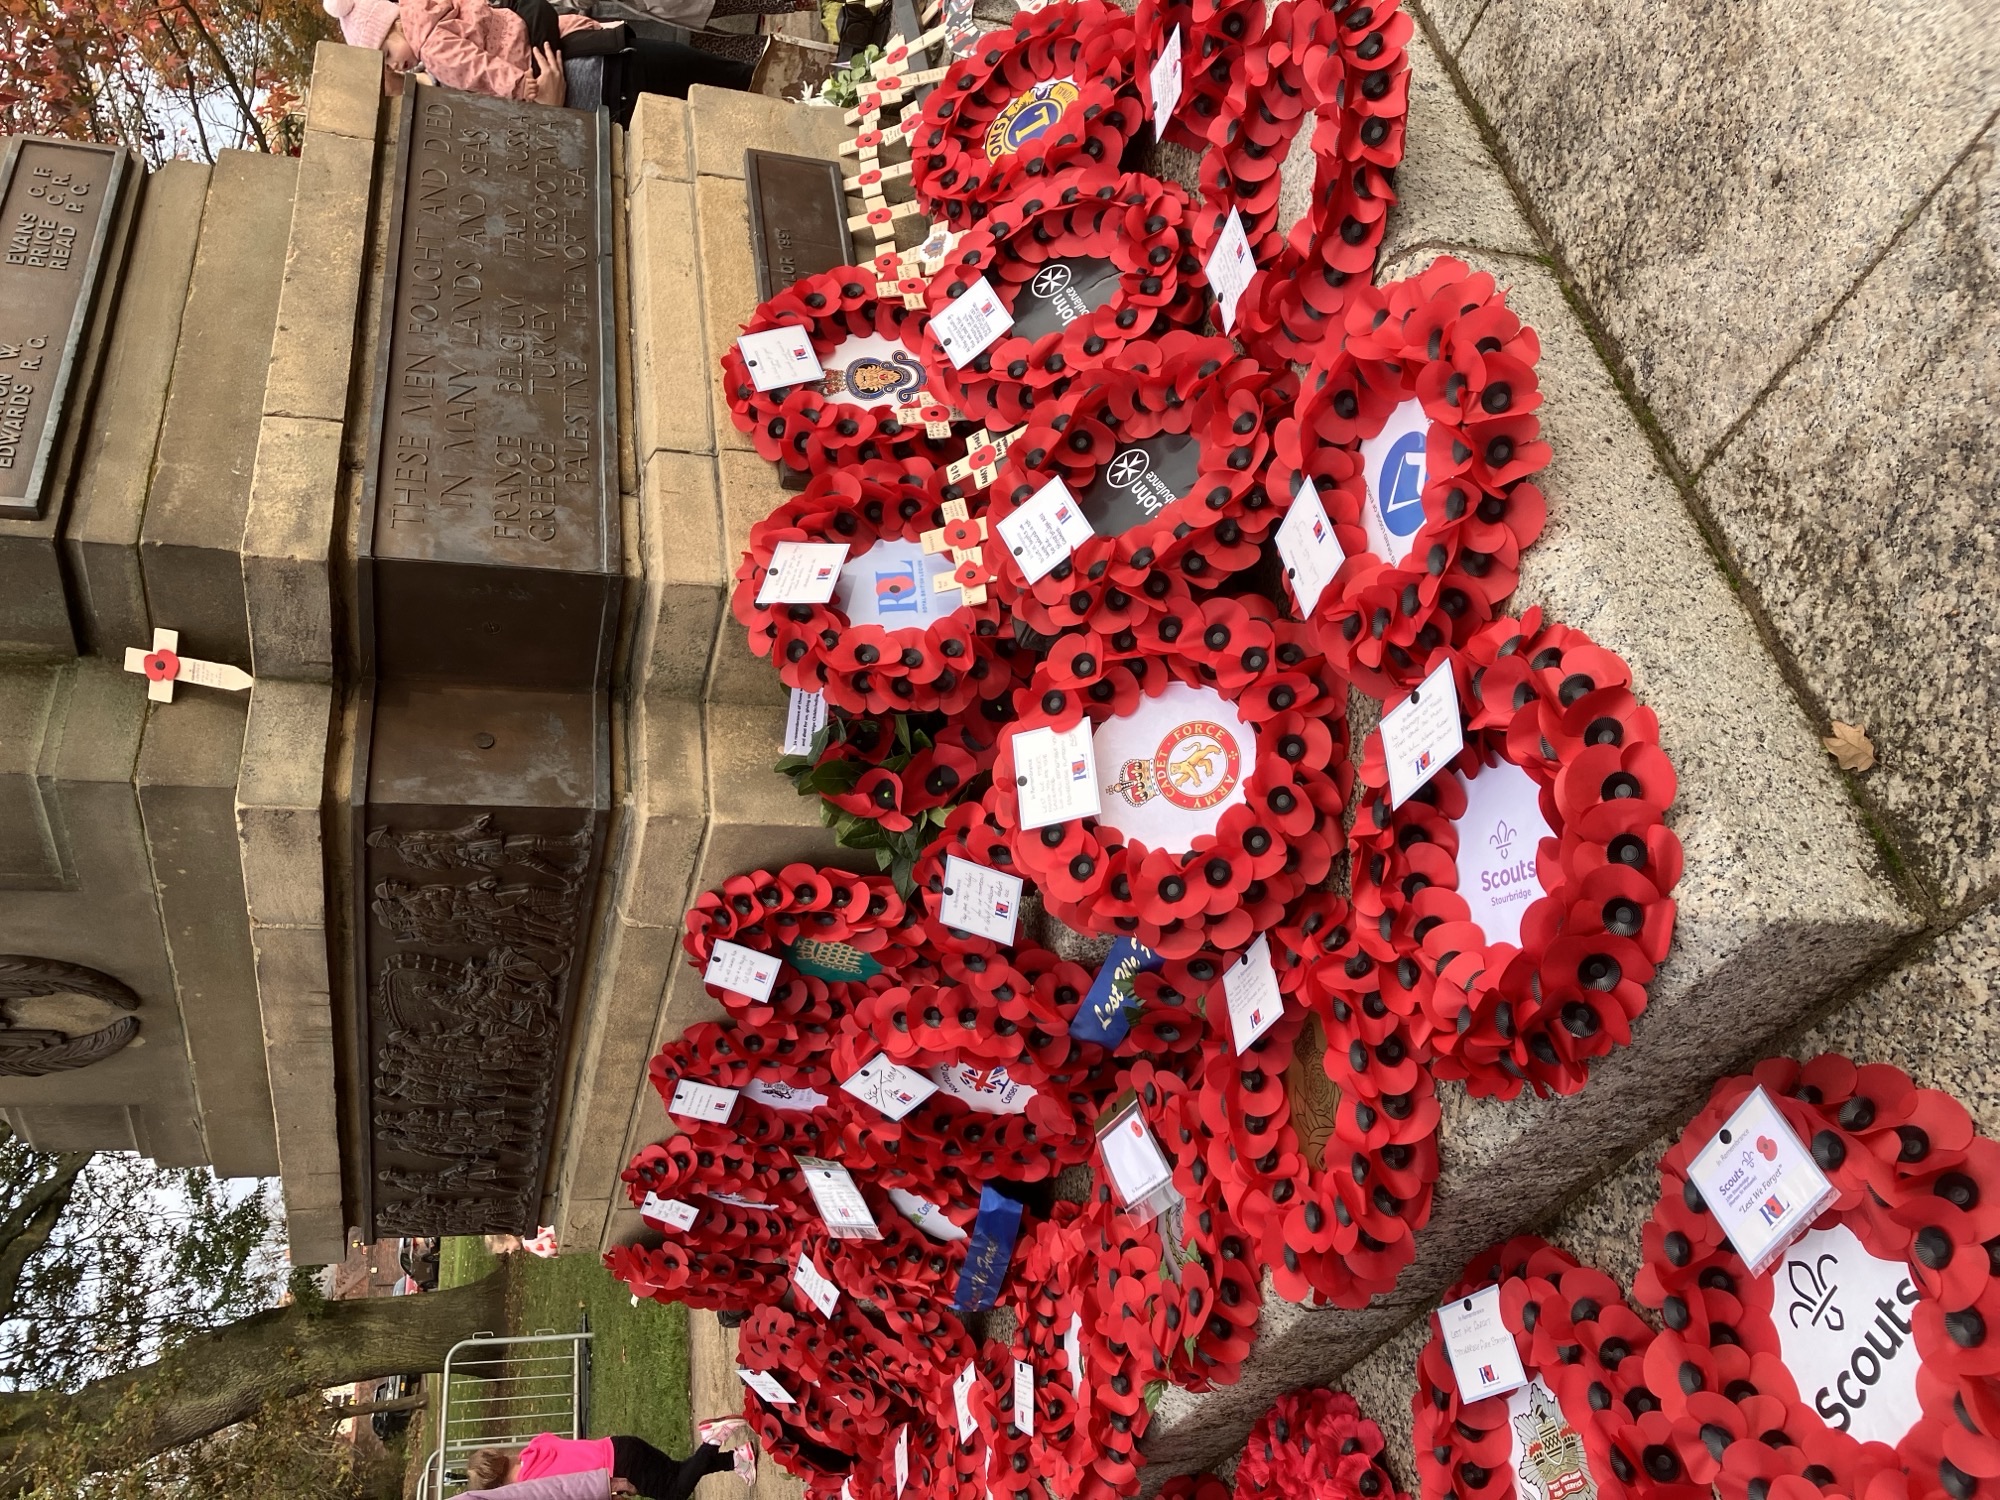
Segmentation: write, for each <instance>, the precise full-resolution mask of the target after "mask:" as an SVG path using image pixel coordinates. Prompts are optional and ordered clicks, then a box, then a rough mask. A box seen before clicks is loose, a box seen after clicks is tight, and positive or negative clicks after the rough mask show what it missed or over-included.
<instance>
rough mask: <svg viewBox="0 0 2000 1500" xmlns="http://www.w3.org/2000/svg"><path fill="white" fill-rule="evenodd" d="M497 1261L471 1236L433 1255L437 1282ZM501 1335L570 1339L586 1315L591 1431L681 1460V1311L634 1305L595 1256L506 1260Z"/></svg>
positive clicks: (482, 1271) (684, 1445)
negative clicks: (642, 1443) (623, 1436)
mask: <svg viewBox="0 0 2000 1500" xmlns="http://www.w3.org/2000/svg"><path fill="white" fill-rule="evenodd" d="M501 1264H502V1262H501V1261H500V1260H499V1259H498V1258H497V1257H495V1256H492V1255H489V1254H487V1251H486V1246H485V1244H484V1243H483V1242H482V1241H481V1240H479V1239H477V1238H464V1239H448V1240H446V1241H445V1242H444V1245H443V1247H442V1248H441V1251H440V1253H439V1269H438V1284H439V1285H440V1286H462V1285H464V1284H465V1283H466V1282H468V1281H477V1280H478V1279H479V1278H480V1277H482V1276H484V1275H486V1273H487V1272H489V1271H491V1270H493V1269H494V1268H495V1267H496V1266H500V1265H501ZM505 1270H506V1273H507V1327H506V1328H505V1329H503V1330H501V1331H502V1332H505V1333H516V1334H520V1333H544V1332H547V1333H568V1332H569V1331H571V1330H572V1329H574V1328H577V1327H578V1326H580V1321H581V1319H583V1318H584V1317H585V1316H588V1317H589V1319H590V1328H591V1331H592V1332H593V1333H594V1334H595V1335H596V1337H595V1338H594V1339H592V1341H591V1347H590V1406H589V1412H588V1416H587V1418H586V1421H587V1422H588V1424H589V1425H588V1435H589V1436H592V1437H607V1436H610V1435H611V1434H613V1433H628V1434H631V1435H632V1436H635V1437H642V1438H644V1439H645V1440H646V1441H647V1442H649V1443H651V1444H652V1445H653V1446H654V1447H656V1448H663V1449H665V1450H666V1451H667V1452H669V1453H672V1454H675V1455H684V1454H687V1453H689V1452H691V1451H692V1450H693V1448H694V1421H693V1413H692V1412H691V1411H690V1410H689V1405H688V1322H687V1309H686V1308H685V1307H682V1306H681V1305H680V1304H678V1303H675V1304H673V1305H672V1306H662V1305H661V1304H660V1303H657V1302H652V1301H645V1300H642V1301H641V1302H640V1303H639V1305H638V1306H637V1307H634V1306H633V1305H632V1294H631V1293H630V1292H628V1291H627V1290H626V1289H625V1286H624V1283H622V1282H619V1281H614V1280H613V1279H612V1276H611V1273H610V1272H609V1271H607V1270H605V1269H604V1263H603V1262H602V1261H600V1260H599V1259H598V1258H597V1257H596V1256H595V1255H589V1254H581V1255H563V1256H558V1257H557V1258H556V1259H554V1260H538V1259H537V1258H536V1257H534V1256H532V1255H527V1254H519V1255H510V1256H508V1257H507V1258H506V1261H505Z"/></svg>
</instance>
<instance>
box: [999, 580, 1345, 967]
mask: <svg viewBox="0 0 2000 1500" xmlns="http://www.w3.org/2000/svg"><path fill="white" fill-rule="evenodd" d="M1149 629H1150V630H1151V631H1152V634H1151V636H1150V637H1149V639H1148V641H1147V642H1146V643H1145V649H1147V650H1148V651H1150V652H1153V653H1157V654H1152V655H1146V656H1131V657H1119V656H1117V655H1115V653H1113V651H1112V650H1111V648H1110V646H1109V645H1108V644H1107V643H1106V642H1105V641H1104V640H1103V639H1102V638H1101V637H1097V636H1094V635H1091V634H1088V633H1086V634H1082V635H1075V636H1070V637H1065V638H1064V639H1063V640H1062V641H1059V642H1058V643H1057V646H1056V648H1055V649H1054V650H1053V651H1052V653H1051V655H1050V657H1049V659H1048V660H1047V661H1046V662H1044V663H1043V664H1042V666H1041V667H1040V668H1039V669H1038V670H1037V672H1036V675H1035V677H1034V680H1033V681H1032V682H1031V683H1030V685H1029V687H1028V689H1027V691H1026V693H1025V694H1024V695H1023V696H1022V699H1021V700H1019V701H1021V702H1022V703H1023V704H1024V707H1023V711H1022V713H1021V717H1020V720H1019V722H1018V724H1017V725H1016V726H1015V731H1014V733H1013V734H1011V735H1009V736H1008V737H1007V739H1006V740H1005V741H1004V742H1003V743H1002V745H1001V747H1000V755H999V758H998V760H997V761H996V762H995V764H994V770H993V788H992V790H991V791H989V792H988V793H987V796H986V803H987V807H988V809H989V811H990V812H991V814H992V816H993V818H994V820H995V821H996V822H997V823H998V824H999V825H1000V827H1001V828H1002V829H1003V830H1005V833H1004V837H1005V839H1006V841H1007V843H1008V846H1009V848H1010V849H1011V851H1012V855H1013V861H1014V866H1015V868H1016V869H1017V870H1018V871H1019V872H1020V873H1021V874H1024V875H1027V876H1028V877H1030V878H1031V879H1033V880H1034V881H1035V882H1036V883H1037V884H1038V885H1039V886H1040V887H1041V891H1042V898H1043V900H1044V902H1045V903H1046V904H1047V906H1048V909H1049V911H1050V912H1051V913H1052V914H1053V915H1055V916H1056V917H1057V918H1059V919H1060V920H1062V921H1064V922H1066V923H1068V924H1069V925H1070V926H1072V927H1075V928H1077V929H1079V930H1080V931H1085V932H1096V933H1103V934H1106V935H1110V936H1117V935H1120V934H1123V935H1125V936H1129V937H1131V938H1133V939H1135V940H1136V941H1138V942H1140V943H1143V944H1144V945H1145V946H1147V947H1149V948H1151V949H1153V950H1154V951H1155V952H1158V953H1161V954H1164V955H1166V956H1168V957H1170V958H1185V957H1188V956H1189V955H1191V954H1193V953H1195V952H1196V951H1197V950H1198V949H1200V948H1201V947H1203V946H1204V945H1206V946H1209V947H1212V948H1214V949H1217V950H1219V951H1224V952H1227V951H1231V950H1235V949H1239V948H1241V947H1243V946H1244V945H1245V944H1247V943H1248V942H1250V941H1251V939H1253V938H1254V937H1255V936H1256V935H1257V934H1258V933H1259V932H1262V931H1264V930H1266V929H1268V928H1270V927H1272V926H1275V925H1276V924H1277V922H1278V921H1279V919H1280V918H1281V917H1282V916H1283V915H1284V910H1285V907H1286V906H1287V904H1289V903H1290V902H1291V901H1292V900H1293V899H1294V898H1295V897H1296V896H1298V894H1299V893H1300V892H1302V891H1304V890H1306V889H1307V888H1309V887H1311V886H1314V885H1317V884H1318V883H1319V882H1320V881H1321V880H1323V879H1325V878H1326V875H1327V872H1328V870H1329V868H1330V865H1331V861H1332V858H1333V855H1334V854H1335V853H1336V852H1338V850H1339V849H1340V847H1341V842H1342V840H1341V832H1340V814H1341V810H1342V808H1343V807H1344V806H1345V793H1346V788H1347V786H1348V784H1349V778H1350V775H1351V773H1350V771H1349V769H1348V766H1347V758H1346V755H1347V719H1346V711H1347V704H1346V684H1345V683H1344V682H1343V681H1342V680H1341V678H1340V677H1339V675H1338V674H1337V673H1335V672H1334V671H1332V669H1331V668H1330V667H1329V666H1328V664H1327V663H1326V661H1325V659H1324V658H1323V657H1320V656H1318V655H1316V654H1313V653H1311V652H1309V651H1307V650H1306V649H1305V648H1304V646H1303V644H1302V634H1303V633H1302V630H1301V628H1300V627H1299V626H1298V625H1296V624H1295V623H1293V622H1291V621H1287V620H1283V619H1279V618H1277V617H1276V611H1275V610H1274V609H1273V607H1272V606H1271V605H1270V604H1269V603H1268V602H1267V601H1265V600H1264V599H1262V598H1260V597H1258V596H1256V595H1245V596H1244V597H1243V598H1240V599H1228V598H1220V597H1218V598H1213V599H1209V600H1207V601H1206V602H1204V603H1201V604H1198V605H1190V606H1186V607H1184V608H1182V609H1179V610H1177V611H1176V612H1174V613H1172V614H1168V615H1165V616H1161V617H1159V618H1158V619H1156V620H1155V621H1153V622H1151V623H1150V626H1149ZM1086 723H1087V724H1088V725H1089V726H1090V728H1091V731H1092V733H1091V740H1092V745H1093V750H1094V757H1095V760H1096V771H1097V787H1098V792H1099V804H1100V811H1099V813H1098V814H1097V816H1095V817H1086V818H1075V819H1071V820H1069V821H1067V822H1062V823H1053V824H1050V825H1049V826H1047V827H1044V828H1036V829H1027V828H1023V827H1022V826H1021V823H1022V819H1021V795H1020V791H1019V789H1018V788H1017V786H1016V779H1017V776H1018V774H1019V772H1018V766H1017V758H1016V752H1017V747H1018V746H1019V745H1020V743H1021V738H1020V737H1021V735H1022V734H1023V733H1032V732H1034V731H1037V730H1043V729H1048V730H1053V731H1055V732H1056V733H1058V734H1065V733H1069V732H1071V731H1074V730H1076V729H1077V728H1078V726H1079V725H1083V724H1086Z"/></svg>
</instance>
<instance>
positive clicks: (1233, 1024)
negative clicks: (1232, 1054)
mask: <svg viewBox="0 0 2000 1500" xmlns="http://www.w3.org/2000/svg"><path fill="white" fill-rule="evenodd" d="M1222 991H1223V993H1224V994H1225V995H1227V996H1228V997H1229V1030H1230V1032H1231V1034H1232V1035H1234V1036H1235V1038H1236V1051H1237V1054H1238V1055H1239V1056H1240V1055H1241V1054H1243V1053H1244V1052H1247V1051H1249V1050H1250V1044H1251V1043H1252V1042H1254V1041H1256V1040H1257V1038H1258V1037H1260V1036H1262V1035H1263V1034H1264V1033H1265V1032H1267V1031H1269V1030H1270V1029H1271V1028H1272V1027H1273V1026H1275V1025H1277V1023H1278V1017H1279V1016H1282V1015H1283V1014H1284V1013H1285V997H1284V996H1283V995H1281V994H1279V993H1278V973H1277V970H1275V969H1273V968H1272V967H1271V942H1270V939H1269V938H1263V937H1260V938H1258V939H1257V941H1256V942H1254V943H1252V944H1251V945H1250V946H1249V948H1247V949H1246V950H1244V954H1243V957H1242V958H1240V959H1238V960H1237V961H1236V962H1235V963H1233V964H1231V965H1230V966H1229V967H1228V968H1227V969H1226V970H1224V971H1223V975H1222Z"/></svg>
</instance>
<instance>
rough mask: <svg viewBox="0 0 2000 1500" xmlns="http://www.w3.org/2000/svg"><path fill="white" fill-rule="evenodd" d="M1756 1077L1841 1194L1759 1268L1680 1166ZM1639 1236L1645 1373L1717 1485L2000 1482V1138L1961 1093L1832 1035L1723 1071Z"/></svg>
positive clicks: (1665, 1164) (1686, 1454) (1982, 1486)
mask: <svg viewBox="0 0 2000 1500" xmlns="http://www.w3.org/2000/svg"><path fill="white" fill-rule="evenodd" d="M1759 1085H1761V1086H1762V1087H1763V1088H1764V1090H1765V1092H1766V1093H1767V1094H1768V1095H1769V1096H1770V1098H1771V1100H1772V1102H1773V1103H1774V1104H1776V1106H1777V1108H1778V1111H1779V1113H1780V1114H1782V1115H1783V1116H1784V1119H1785V1122H1786V1123H1787V1124H1788V1125H1790V1126H1791V1127H1792V1129H1793V1130H1794V1131H1796V1132H1797V1134H1798V1137H1799V1139H1800V1140H1801V1141H1803V1142H1804V1143H1805V1144H1806V1146H1807V1148H1808V1149H1809V1150H1810V1151H1811V1152H1812V1155H1813V1160H1814V1161H1815V1162H1816V1163H1817V1164H1818V1165H1819V1168H1820V1170H1821V1171H1822V1172H1824V1173H1825V1174H1826V1176H1827V1178H1828V1180H1829V1181H1830V1182H1831V1183H1832V1185H1833V1186H1834V1188H1835V1189H1836V1190H1837V1191H1838V1193H1839V1196H1838V1197H1837V1198H1836V1199H1835V1200H1834V1201H1833V1203H1832V1204H1831V1205H1830V1206H1829V1207H1828V1208H1827V1209H1826V1211H1825V1212H1823V1213H1822V1214H1821V1215H1820V1216H1819V1218H1818V1219H1817V1220H1816V1221H1815V1222H1814V1224H1813V1227H1812V1228H1811V1229H1810V1230H1808V1231H1807V1232H1806V1234H1805V1236H1804V1237H1803V1238H1801V1239H1799V1240H1798V1241H1796V1242H1795V1243H1793V1244H1792V1245H1791V1246H1790V1248H1789V1249H1787V1250H1786V1251H1785V1252H1784V1253H1783V1255H1782V1257H1781V1258H1780V1259H1779V1260H1778V1261H1777V1262H1776V1264H1775V1265H1774V1266H1773V1267H1772V1268H1771V1269H1770V1270H1769V1271H1767V1272H1766V1273H1765V1274H1763V1275H1761V1276H1757V1277H1752V1276H1750V1275H1749V1274H1748V1272H1747V1271H1746V1270H1745V1269H1744V1266H1743V1262H1742V1261H1741V1260H1740V1259H1739V1258H1738V1256H1737V1255H1736V1252H1735V1251H1734V1249H1733V1248H1731V1247H1730V1245H1729V1242H1728V1241H1727V1239H1726V1238H1725V1237H1724V1236H1723V1233H1722V1229H1721V1226H1720V1225H1719V1224H1718V1223H1717V1222H1716V1219H1715V1216H1714V1215H1713V1214H1712V1213H1710V1212H1709V1210H1708V1207H1707V1204H1706V1203H1705V1202H1704V1201H1703V1199H1702V1195H1701V1194H1700V1193H1699V1192H1698V1191H1697V1190H1696V1189H1695V1188H1694V1186H1693V1184H1692V1183H1690V1182H1689V1180H1688V1177H1687V1170H1688V1163H1689V1161H1690V1160H1691V1159H1692V1157H1693V1156H1694V1154H1695V1153H1696V1152H1697V1151H1699V1150H1701V1149H1702V1148H1704V1147H1706V1146H1707V1144H1708V1143H1709V1141H1710V1140H1711V1139H1713V1138H1714V1136H1715V1135H1716V1132H1717V1131H1718V1130H1720V1129H1721V1128H1722V1126H1723V1124H1724V1122H1725V1121H1726V1120H1727V1119H1728V1118H1729V1116H1730V1115H1731V1114H1732V1113H1733V1112H1734V1111H1735V1109H1736V1107H1737V1106H1738V1105H1739V1104H1741V1103H1742V1102H1743V1099H1744V1098H1745V1096H1746V1095H1748V1094H1749V1092H1750V1090H1751V1089H1752V1088H1753V1087H1756V1086H1759ZM1757 1149H1760V1150H1761V1149H1762V1146H1761V1144H1760V1145H1759V1146H1758V1148H1757ZM1645 1251H1646V1259H1645V1264H1644V1265H1643V1266H1642V1267H1641V1268H1640V1271H1639V1276H1638V1280H1637V1283H1636V1286H1635V1291H1636V1294H1637V1296H1638V1299H1639V1300H1640V1301H1641V1302H1643V1303H1645V1304H1646V1305H1647V1306H1649V1307H1653V1308H1656V1309H1658V1310H1659V1312H1660V1314H1661V1316H1662V1318H1663V1320H1664V1321H1665V1323H1666V1326H1667V1331H1666V1332H1665V1333H1663V1334H1661V1335H1660V1338H1659V1340H1658V1341H1657V1342H1656V1343H1655V1344H1654V1346H1653V1348H1652V1349H1650V1350H1649V1351H1647V1357H1646V1378H1647V1384H1648V1385H1649V1386H1651V1387H1652V1389H1653V1390H1654V1391H1655V1392H1656V1393H1657V1394H1658V1396H1659V1398H1660V1400H1661V1402H1662V1410H1661V1413H1660V1415H1659V1417H1658V1418H1657V1421H1658V1422H1659V1423H1660V1424H1661V1426H1662V1428H1663V1435H1664V1437H1665V1439H1666V1440H1667V1441H1670V1442H1671V1445H1672V1452H1673V1453H1674V1455H1675V1456H1676V1459H1677V1461H1678V1463H1679V1464H1680V1465H1681V1467H1682V1468H1683V1469H1684V1470H1685V1471H1686V1477H1687V1478H1688V1479H1689V1480H1690V1481H1692V1482H1693V1483H1695V1484H1698V1485H1700V1486H1702V1488H1703V1490H1704V1491H1705V1490H1706V1489H1707V1487H1708V1486H1709V1485H1711V1484H1713V1485H1714V1486H1716V1487H1717V1488H1718V1489H1720V1490H1721V1492H1722V1493H1723V1494H1724V1495H1725V1496H1731V1497H1734V1496H1753V1497H1754V1496H1758V1495H1761V1494H1764V1493H1767V1492H1768V1493H1771V1494H1777V1493H1780V1492H1783V1493H1790V1494H1804V1493H1810V1491H1809V1490H1807V1489H1806V1488H1805V1486H1812V1487H1813V1488H1815V1489H1817V1490H1818V1491H1819V1492H1820V1493H1822V1494H1826V1495H1834V1494H1840V1495H1862V1494H1869V1495H1873V1494H1877V1493H1883V1494H1888V1493H1893V1494H1896V1495H1904V1494H1923V1495H1935V1494H1940V1493H1942V1494H1944V1495H1946V1496H1949V1497H1951V1500H1973V1497H1975V1496H1982V1495H1991V1494H1992V1493H1993V1492H1994V1489H1995V1476H1996V1475H2000V1276H1996V1273H1995V1268H1996V1262H1997V1261H2000V1142H1995V1141H1992V1140H1990V1139H1988V1138H1987V1137H1985V1136H1982V1135H1980V1134H1978V1133H1977V1130H1976V1128H1975V1126H1974V1123H1973V1120H1972V1117H1971V1116H1970V1115H1969V1114H1968V1113H1967V1112H1966V1109H1965V1106H1964V1105H1962V1104H1961V1103H1960V1102H1959V1101H1958V1100H1957V1099H1955V1098H1953V1097H1952V1096H1951V1095H1949V1094H1945V1093H1941V1092H1939V1091H1937V1090H1935V1089H1920V1088H1917V1087H1916V1086H1915V1085H1914V1084H1913V1083H1912V1082H1911V1081H1910V1078H1909V1076H1908V1075H1907V1074H1905V1073H1904V1072H1903V1071H1902V1070H1901V1069H1898V1068H1894V1067H1890V1066H1888V1065H1887V1064H1883V1063H1874V1064H1867V1065H1861V1066H1857V1065H1856V1064H1855V1063H1853V1062H1851V1061H1850V1060H1848V1059H1847V1058H1845V1057H1841V1056H1838V1055H1835V1054H1831V1053H1829V1054H1824V1055H1822V1056H1819V1057H1816V1058H1814V1059H1812V1060H1811V1061H1810V1062H1807V1063H1805V1064H1803V1065H1801V1064H1799V1063H1797V1062H1795V1061H1793V1060H1791V1059H1789V1058H1773V1059H1771V1060H1768V1061H1766V1062H1762V1063H1759V1064H1758V1065H1757V1067H1756V1069H1755V1070H1754V1071H1753V1072H1752V1073H1751V1074H1750V1075H1749V1076H1741V1075H1739V1076H1737V1077H1734V1078H1725V1079H1723V1080H1722V1081H1721V1082H1719V1083H1717V1084H1716V1086H1715V1088H1714V1089H1713V1090H1712V1091H1711V1093H1710V1094H1709V1099H1708V1104H1707V1107H1706V1108H1704V1109H1703V1110H1702V1112H1701V1113H1700V1114H1699V1115H1697V1116H1696V1117H1695V1118H1694V1119H1693V1120H1692V1121H1690V1122H1689V1124H1688V1127H1687V1129H1686V1130H1685V1131H1683V1132H1682V1134H1681V1138H1680V1140H1679V1141H1677V1142H1676V1143H1675V1144H1674V1145H1673V1146H1672V1147H1671V1148H1670V1149H1669V1150H1668V1152H1667V1154H1666V1155H1665V1157H1664V1158H1662V1160H1661V1162H1660V1199H1659V1202H1658V1204H1657V1205H1656V1206H1655V1208H1654V1210H1653V1217H1652V1220H1651V1222H1650V1223H1648V1224H1647V1226H1646V1231H1645ZM1661 1467H1662V1468H1663V1469H1664V1468H1665V1464H1664V1462H1663V1463H1662V1465H1661ZM1649 1472H1650V1470H1649Z"/></svg>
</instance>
